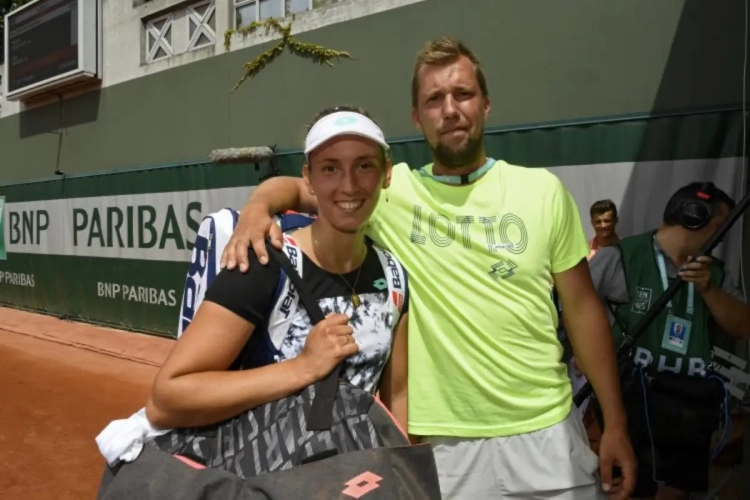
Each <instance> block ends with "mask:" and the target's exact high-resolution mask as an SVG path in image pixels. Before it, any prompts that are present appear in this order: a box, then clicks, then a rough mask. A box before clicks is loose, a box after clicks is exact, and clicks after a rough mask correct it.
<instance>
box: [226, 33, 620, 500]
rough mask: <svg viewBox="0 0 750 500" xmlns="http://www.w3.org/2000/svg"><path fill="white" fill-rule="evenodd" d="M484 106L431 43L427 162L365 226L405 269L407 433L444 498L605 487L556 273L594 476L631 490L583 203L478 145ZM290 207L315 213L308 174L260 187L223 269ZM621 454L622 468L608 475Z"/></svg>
mask: <svg viewBox="0 0 750 500" xmlns="http://www.w3.org/2000/svg"><path fill="white" fill-rule="evenodd" d="M489 113H490V99H489V93H488V90H487V83H486V80H485V77H484V73H483V72H482V69H481V66H480V64H479V60H478V59H477V57H476V56H475V55H474V54H473V52H472V51H471V50H470V49H469V48H467V47H466V46H465V45H463V44H462V43H460V42H458V41H455V40H452V39H447V38H443V39H439V40H435V41H432V42H429V43H428V44H426V45H425V47H424V48H423V50H422V51H421V52H420V54H419V56H418V58H417V63H416V66H415V70H414V75H413V79H412V119H413V122H414V124H415V125H416V127H417V128H418V129H419V130H420V131H421V132H422V133H423V134H424V136H425V140H426V142H427V144H428V145H429V146H430V149H431V150H432V154H433V159H434V163H432V164H430V165H426V166H425V167H423V168H422V169H420V170H419V171H410V170H409V168H408V166H407V165H405V164H401V165H397V166H395V167H394V168H393V174H392V184H391V187H390V188H389V189H388V190H386V191H385V195H382V196H381V200H380V202H379V204H378V206H377V209H376V212H375V214H373V217H372V219H371V226H370V228H369V229H368V236H369V237H370V238H372V239H373V240H374V241H375V242H377V243H378V244H380V245H383V246H384V247H386V248H389V249H390V250H391V251H392V252H393V253H394V255H396V256H397V257H398V259H399V260H400V261H401V262H402V263H403V264H404V266H405V267H406V268H407V272H408V273H409V279H410V283H409V284H410V303H409V308H410V310H411V311H412V313H413V314H412V317H411V318H410V321H409V367H410V368H409V372H410V373H409V394H410V397H409V401H408V407H409V408H408V421H409V429H408V430H409V433H410V434H412V435H415V436H418V437H419V438H420V439H422V440H424V441H427V442H430V443H431V444H432V446H433V449H434V452H435V458H436V461H437V466H438V472H439V474H440V481H441V490H442V493H443V497H444V498H447V499H450V498H460V499H469V498H482V499H484V498H555V499H589V498H599V497H600V495H601V493H600V488H599V486H598V484H597V478H596V470H597V459H596V456H595V455H594V454H593V452H591V451H590V449H589V447H588V443H587V441H586V436H585V432H584V429H583V427H582V423H581V421H580V419H579V418H577V417H576V415H575V413H574V412H572V411H571V409H572V398H571V389H570V380H569V379H568V377H567V374H566V367H565V365H564V364H563V363H561V361H560V356H561V351H562V349H561V346H560V344H559V342H558V340H557V336H556V331H555V329H556V326H557V324H556V323H557V316H556V312H555V308H554V306H553V303H552V298H551V284H553V283H554V286H555V287H556V288H557V290H558V291H559V295H560V297H561V300H562V303H563V306H564V310H565V315H566V316H565V319H566V322H567V323H568V325H569V326H570V331H571V334H570V335H571V337H572V339H573V345H574V347H575V352H576V355H577V356H578V358H579V360H580V364H581V366H582V368H583V369H584V371H585V372H586V373H587V374H588V375H589V376H590V378H591V380H592V383H593V385H594V388H595V391H596V394H597V395H598V396H599V397H601V399H602V406H603V408H604V410H603V412H604V415H605V416H604V418H605V422H606V424H605V425H606V429H605V432H604V437H603V444H602V453H601V457H600V467H599V469H600V472H601V480H602V483H603V485H602V488H603V489H604V490H605V491H609V492H611V493H613V496H614V498H626V497H627V495H628V494H629V492H630V490H631V489H632V486H633V474H634V469H635V466H634V462H633V460H634V459H633V455H632V449H631V447H630V443H629V441H628V437H627V432H626V427H627V426H626V422H625V419H624V410H623V407H622V402H621V397H620V392H619V381H618V375H617V371H616V366H615V359H614V346H613V343H612V338H611V335H610V330H609V325H608V324H607V318H606V314H605V313H604V310H603V308H602V306H601V303H600V301H599V299H598V297H597V296H596V293H595V291H594V289H593V286H592V284H591V278H590V274H589V271H588V267H587V263H586V259H585V257H586V255H587V254H588V245H587V244H586V240H585V237H584V235H583V228H582V225H581V220H580V216H579V215H578V211H577V208H576V205H575V203H574V201H573V199H572V197H571V196H570V194H569V193H568V191H567V190H566V189H565V188H564V187H563V185H562V183H561V182H560V181H559V179H558V178H557V177H555V176H553V175H552V174H551V173H549V172H547V171H546V170H544V169H526V168H521V167H517V166H513V165H509V164H507V163H505V162H503V161H495V160H493V159H491V158H488V157H487V156H486V154H485V151H484V145H483V140H482V138H483V133H484V123H485V120H486V119H487V116H488V115H489ZM332 175H334V174H333V173H332ZM345 194H346V195H347V196H348V198H347V199H349V198H352V197H354V198H356V193H354V192H352V193H345ZM289 208H298V209H300V210H302V211H314V210H315V198H314V196H313V195H312V193H309V192H308V191H307V190H306V189H305V188H304V184H302V182H301V180H299V179H294V178H276V179H271V180H269V181H266V182H265V183H263V184H262V185H260V186H259V187H258V188H257V189H256V191H255V193H254V194H253V196H252V198H251V200H250V201H249V202H248V204H247V206H246V207H245V208H244V209H243V211H242V216H241V219H240V223H239V226H238V227H237V230H236V231H235V234H234V236H233V240H232V241H230V243H229V245H228V246H227V249H226V252H225V261H226V263H227V264H228V267H234V266H235V265H236V264H237V260H238V259H239V260H240V262H239V265H240V268H241V269H246V268H247V264H246V262H247V256H246V254H247V251H248V250H247V249H248V246H249V245H252V246H253V248H254V250H255V252H256V254H258V256H259V260H260V261H261V263H263V261H264V260H265V259H266V257H265V250H264V248H265V247H264V242H263V240H264V237H265V236H266V234H270V236H271V240H272V241H273V242H276V243H275V244H278V242H279V241H280V234H279V231H277V230H276V228H275V226H274V224H273V222H272V220H271V218H270V217H269V214H271V213H275V212H277V211H279V210H283V209H289ZM341 209H342V210H351V209H352V207H351V205H350V204H348V205H346V206H344V205H342V207H341ZM614 466H619V467H621V468H622V470H623V477H622V481H616V480H613V477H612V469H613V467H614Z"/></svg>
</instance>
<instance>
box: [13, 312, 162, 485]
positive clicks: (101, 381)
mask: <svg viewBox="0 0 750 500" xmlns="http://www.w3.org/2000/svg"><path fill="white" fill-rule="evenodd" d="M171 345H172V342H171V341H170V340H167V339H161V338H157V337H151V336H146V335H139V334H135V333H128V332H122V331H118V330H113V329H108V328H99V327H95V326H90V325H84V324H80V323H72V322H68V321H61V320H58V319H56V318H52V317H48V316H43V315H37V314H31V313H27V312H23V311H17V310H14V309H7V308H0V360H2V367H1V368H0V391H2V395H3V405H2V406H0V492H2V498H3V499H4V500H16V499H34V500H47V499H50V500H52V499H55V500H68V499H70V500H73V499H76V500H80V499H93V498H95V496H96V490H97V487H98V483H99V478H100V477H101V472H102V468H103V466H104V461H103V459H102V457H101V455H99V451H98V449H97V447H96V443H95V442H94V438H95V437H96V435H97V434H98V433H99V431H101V430H102V429H103V428H104V427H105V426H106V425H107V424H108V423H109V422H110V421H111V420H113V419H117V418H125V417H127V416H129V415H130V414H132V413H133V412H134V411H136V410H137V409H138V408H140V407H142V406H143V404H144V403H145V401H146V396H147V394H148V391H149V389H150V385H151V381H152V380H153V377H154V376H155V375H156V371H157V367H158V366H159V365H160V364H161V363H162V362H163V360H164V359H165V358H166V356H167V354H168V352H169V349H170V348H171Z"/></svg>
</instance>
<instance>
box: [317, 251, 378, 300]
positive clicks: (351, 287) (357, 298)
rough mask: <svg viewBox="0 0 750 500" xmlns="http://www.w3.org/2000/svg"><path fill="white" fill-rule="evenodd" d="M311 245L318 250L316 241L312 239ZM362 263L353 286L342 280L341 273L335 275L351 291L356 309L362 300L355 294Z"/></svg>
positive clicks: (344, 279)
mask: <svg viewBox="0 0 750 500" xmlns="http://www.w3.org/2000/svg"><path fill="white" fill-rule="evenodd" d="M313 244H314V245H315V247H316V248H320V243H318V240H316V239H315V238H313ZM364 264H365V263H364V261H362V265H360V266H359V269H358V270H357V277H356V278H354V285H350V284H349V282H348V281H347V280H346V278H344V275H343V274H341V273H336V274H338V275H339V278H341V280H342V281H343V282H344V283H346V286H347V287H348V288H349V289H350V290H351V291H352V296H351V297H352V305H353V306H354V307H355V308H357V307H359V306H360V305H361V304H362V300H361V299H360V298H359V294H358V293H357V292H356V288H357V283H358V282H359V275H360V273H361V272H362V268H363V267H364Z"/></svg>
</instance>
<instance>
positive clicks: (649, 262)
mask: <svg viewBox="0 0 750 500" xmlns="http://www.w3.org/2000/svg"><path fill="white" fill-rule="evenodd" d="M654 234H655V231H649V232H648V233H644V234H641V235H638V236H631V237H629V238H624V239H622V240H620V241H619V242H618V243H617V247H618V249H619V250H620V256H621V261H622V267H623V271H624V274H625V282H626V287H627V291H628V303H627V304H621V305H617V306H615V309H614V313H615V324H614V325H613V327H612V331H613V333H614V335H615V342H616V345H619V344H620V343H621V342H622V337H623V332H631V331H632V330H633V327H635V325H636V324H638V322H639V321H640V320H641V319H642V318H643V315H644V314H645V313H646V311H647V310H648V309H650V308H651V306H652V305H653V303H654V302H656V300H657V298H658V297H659V296H660V295H661V294H662V293H663V292H664V286H663V284H662V280H661V275H660V273H659V267H658V264H657V254H656V250H655V249H654V240H653V238H654ZM667 259H668V257H667ZM723 280H724V262H723V261H721V260H719V259H716V258H714V259H713V263H712V265H711V281H712V283H713V284H714V285H715V286H719V287H720V286H721V284H722V282H723ZM687 298H688V287H687V286H686V285H683V286H682V287H680V290H679V291H678V292H677V294H676V295H675V296H674V297H673V298H672V306H673V307H672V314H673V315H675V316H678V317H680V318H683V319H688V318H687V311H686V310H687ZM693 304H694V308H695V311H694V313H693V317H692V318H691V320H692V327H691V332H690V338H689V339H688V345H687V352H686V354H684V355H683V354H680V353H677V352H674V351H671V350H669V349H665V348H663V347H662V338H663V336H664V329H665V327H666V324H667V317H668V315H669V309H668V307H665V308H664V309H663V310H662V311H661V312H660V313H659V315H658V316H657V318H656V319H655V320H654V321H653V322H652V323H651V325H650V326H649V327H648V329H647V330H646V332H645V333H644V334H643V335H642V336H641V337H640V338H639V340H638V341H637V342H636V344H635V345H636V350H635V360H636V362H639V361H640V362H644V361H645V362H648V363H650V368H651V369H652V370H655V371H668V372H672V373H678V374H681V375H705V369H706V368H707V367H708V365H709V363H710V361H711V349H712V347H713V345H714V343H715V342H714V338H713V336H712V335H711V333H710V331H709V319H710V316H711V313H710V311H709V310H708V306H706V303H705V302H704V301H703V297H702V296H701V294H700V293H699V292H698V291H697V290H695V292H694V298H693Z"/></svg>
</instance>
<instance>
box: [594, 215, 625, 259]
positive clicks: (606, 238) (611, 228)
mask: <svg viewBox="0 0 750 500" xmlns="http://www.w3.org/2000/svg"><path fill="white" fill-rule="evenodd" d="M589 212H590V214H591V226H592V227H593V228H594V233H595V234H594V237H593V238H592V239H591V241H590V242H589V248H590V249H591V250H590V251H589V256H588V260H591V258H592V257H593V256H594V255H596V252H597V251H598V250H599V249H600V248H602V247H607V246H609V245H612V244H614V243H617V242H618V241H619V240H620V237H619V236H618V235H617V223H618V222H619V219H618V217H617V205H615V202H613V201H612V200H599V201H597V202H595V203H594V204H593V205H591V209H590V210H589Z"/></svg>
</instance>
